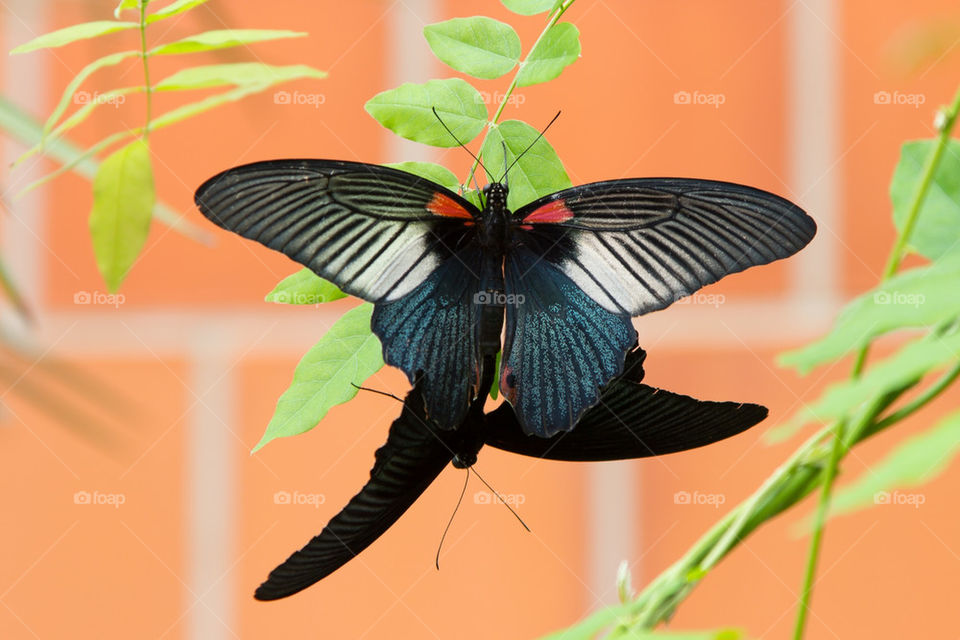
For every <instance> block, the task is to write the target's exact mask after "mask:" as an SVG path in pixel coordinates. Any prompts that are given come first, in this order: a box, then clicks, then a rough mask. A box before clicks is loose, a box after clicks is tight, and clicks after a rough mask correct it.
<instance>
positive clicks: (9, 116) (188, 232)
mask: <svg viewBox="0 0 960 640" xmlns="http://www.w3.org/2000/svg"><path fill="white" fill-rule="evenodd" d="M0 129H3V130H4V131H6V132H8V133H10V134H11V136H12V137H13V138H16V139H17V140H19V141H20V142H21V143H23V144H25V145H29V144H33V143H34V142H35V141H37V140H39V139H40V137H41V135H42V133H43V130H42V126H41V124H40V123H39V122H38V121H37V120H36V119H34V118H33V117H32V116H30V115H29V114H28V113H26V112H25V111H23V110H22V109H20V108H19V107H18V106H17V105H15V104H13V103H12V102H10V101H9V100H8V99H6V98H4V97H3V96H0ZM44 153H45V155H46V156H47V157H49V158H52V159H53V160H55V161H57V162H59V163H60V164H62V165H70V170H72V171H73V172H74V173H76V174H77V175H79V176H81V177H83V178H86V179H88V180H93V177H94V176H95V175H96V174H97V171H98V170H99V168H100V164H99V163H98V162H97V161H96V160H94V159H93V158H90V157H86V158H84V157H83V156H84V150H83V149H81V148H80V147H78V146H76V145H75V144H73V143H71V142H69V141H68V140H63V139H60V140H52V141H48V142H47V144H46V146H45V147H44ZM153 213H154V216H155V217H156V219H157V220H158V221H159V222H162V223H163V224H165V225H167V226H168V227H170V228H171V229H173V230H174V231H176V232H178V233H182V234H183V235H185V236H187V237H188V238H191V239H193V240H196V241H197V242H200V243H204V244H210V243H211V242H212V239H211V238H212V236H211V235H210V233H209V232H208V231H207V230H206V229H202V228H200V227H198V226H196V225H194V224H192V223H191V222H190V221H189V220H188V219H187V218H186V217H185V216H184V215H182V214H180V213H178V212H176V211H174V210H173V209H172V208H171V207H170V206H169V205H167V204H165V203H163V202H157V204H156V207H155V208H154V212H153Z"/></svg>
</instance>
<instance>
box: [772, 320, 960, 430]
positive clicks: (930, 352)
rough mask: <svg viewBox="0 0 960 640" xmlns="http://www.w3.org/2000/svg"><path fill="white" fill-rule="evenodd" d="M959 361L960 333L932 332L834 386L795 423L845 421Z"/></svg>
mask: <svg viewBox="0 0 960 640" xmlns="http://www.w3.org/2000/svg"><path fill="white" fill-rule="evenodd" d="M957 360H960V333H951V334H947V335H944V336H939V335H935V334H933V333H931V334H929V335H927V336H925V337H924V338H923V339H921V340H916V341H914V342H910V343H908V344H907V345H906V346H904V347H903V348H902V349H900V350H899V351H898V352H897V353H896V354H894V355H893V356H891V357H889V358H886V359H884V360H882V361H879V362H877V363H876V364H874V365H872V366H871V367H870V368H869V369H868V370H867V372H866V373H865V374H863V375H862V376H860V377H859V378H853V379H851V380H847V381H844V382H841V383H837V384H835V385H833V386H831V387H830V388H829V389H827V391H826V392H825V393H824V394H823V395H822V396H821V397H820V398H819V399H818V400H817V401H815V402H813V403H811V404H809V405H807V406H806V407H805V408H804V409H803V410H801V411H800V412H798V413H797V415H796V416H795V417H794V418H792V419H791V422H794V421H795V422H796V423H798V424H802V423H804V422H808V421H818V422H821V421H826V420H829V419H839V418H842V417H844V416H846V415H848V414H849V413H851V412H852V411H853V410H854V409H856V408H857V407H859V406H860V405H861V404H863V403H864V402H866V401H868V400H870V399H871V398H875V397H878V396H880V395H884V394H886V393H887V392H889V391H893V390H895V389H899V388H902V387H903V386H905V385H907V384H908V383H910V382H912V381H914V380H916V379H917V378H920V377H921V376H924V375H926V374H927V373H930V372H932V371H934V370H937V369H941V368H943V367H944V366H946V365H947V364H949V363H951V362H954V361H957Z"/></svg>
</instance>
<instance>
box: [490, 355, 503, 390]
mask: <svg viewBox="0 0 960 640" xmlns="http://www.w3.org/2000/svg"><path fill="white" fill-rule="evenodd" d="M502 355H503V351H497V358H496V360H495V361H494V363H493V384H491V385H490V397H491V398H493V399H494V400H496V399H497V394H498V393H499V392H500V356H502Z"/></svg>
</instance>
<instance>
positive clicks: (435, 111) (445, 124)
mask: <svg viewBox="0 0 960 640" xmlns="http://www.w3.org/2000/svg"><path fill="white" fill-rule="evenodd" d="M431 110H432V111H433V115H435V116H437V120H439V121H440V124H441V125H443V128H444V129H446V130H447V133H449V134H450V137H451V138H453V139H454V140H456V142H457V144H458V145H460V146H461V147H463V150H464V151H466V152H467V153H469V154H470V157H471V158H473V159H474V160H476V161H477V164H479V165H480V168H481V169H483V170H484V171H486V173H487V175H489V174H490V172H489V171H487V168H486V167H485V166H483V163H482V162H481V161H480V158H478V157H477V156H476V155H474V153H473V151H470V149H468V148H467V145H465V144H463V143H462V142H460V138H458V137H457V136H456V134H454V133H453V131H450V127H448V126H447V123H446V122H444V121H443V118H441V117H440V114H439V113H437V108H436V107H431ZM557 115H560V114H559V113H558V114H557ZM554 120H556V118H554Z"/></svg>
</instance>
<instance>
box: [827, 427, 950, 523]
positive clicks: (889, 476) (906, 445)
mask: <svg viewBox="0 0 960 640" xmlns="http://www.w3.org/2000/svg"><path fill="white" fill-rule="evenodd" d="M958 452H960V413H954V414H952V415H950V416H948V417H947V418H945V419H943V420H941V421H940V422H939V423H937V425H936V426H935V427H933V428H932V429H930V430H929V431H927V432H925V433H922V434H920V435H916V436H913V437H911V438H908V439H906V440H904V441H903V442H901V443H899V444H898V445H897V447H896V448H895V449H894V450H893V451H892V452H890V453H889V454H888V455H887V456H886V457H885V458H884V459H883V460H881V461H880V462H877V463H873V464H871V465H870V468H869V469H868V470H867V471H865V472H864V473H863V475H862V476H860V478H858V479H857V480H856V481H855V482H853V483H851V484H849V485H847V486H845V487H843V488H841V489H838V490H837V492H836V493H835V494H834V497H833V500H832V509H831V515H838V514H841V513H848V512H850V511H855V510H857V509H861V508H863V507H867V506H872V505H874V504H876V505H883V504H893V505H897V504H907V505H909V504H912V505H915V506H919V505H920V504H922V503H923V500H925V498H924V497H923V494H901V493H898V492H896V491H894V489H900V488H904V487H915V486H918V485H921V484H924V483H926V482H929V481H930V480H932V479H933V478H935V477H936V476H938V475H940V474H941V473H942V472H943V471H944V470H945V469H946V468H947V467H948V466H949V464H950V462H951V461H952V459H953V457H954V456H956V455H957V453H958Z"/></svg>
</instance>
